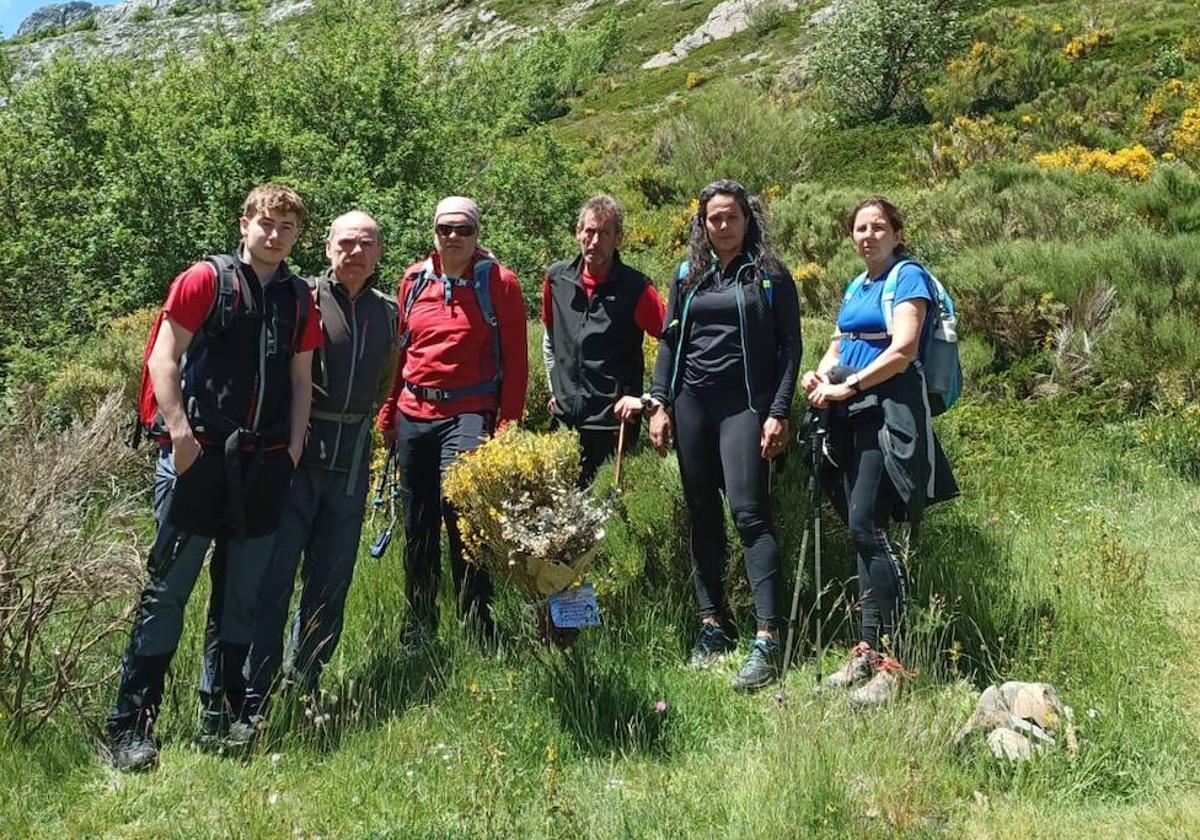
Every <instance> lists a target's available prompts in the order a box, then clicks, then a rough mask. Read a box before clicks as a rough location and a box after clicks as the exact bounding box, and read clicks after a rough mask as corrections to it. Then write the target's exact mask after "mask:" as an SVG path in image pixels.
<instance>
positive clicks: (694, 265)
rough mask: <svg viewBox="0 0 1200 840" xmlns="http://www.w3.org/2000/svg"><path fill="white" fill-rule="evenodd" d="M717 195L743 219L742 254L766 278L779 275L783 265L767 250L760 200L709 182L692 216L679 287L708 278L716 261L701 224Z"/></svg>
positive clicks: (731, 185) (733, 184) (733, 186)
mask: <svg viewBox="0 0 1200 840" xmlns="http://www.w3.org/2000/svg"><path fill="white" fill-rule="evenodd" d="M718 195H727V196H732V197H733V199H734V200H735V201H736V202H737V204H738V207H740V208H741V209H742V213H743V214H744V215H745V216H746V236H745V238H744V239H743V240H742V251H743V252H745V253H746V255H747V256H749V257H750V259H752V260H754V261H755V262H756V263H757V264H758V265H759V267H760V269H762V270H764V271H765V272H766V273H767V274H770V275H773V276H779V275H780V274H782V269H783V264H782V263H781V262H780V261H779V258H778V257H776V256H775V253H774V251H772V250H771V246H770V242H769V240H768V237H767V208H766V205H764V204H763V202H762V199H760V198H759V197H758V196H756V195H750V194H749V193H747V192H746V188H745V187H743V186H742V185H741V184H739V183H738V182H737V181H729V180H721V181H713V182H712V183H711V184H709V185H708V186H706V187H705V188H704V189H702V190H701V191H700V196H699V202H700V206H699V207H697V208H696V213H695V215H694V216H692V232H691V235H690V236H689V237H688V273H687V277H685V278H684V281H683V287H684V288H685V289H691V288H692V287H694V286H695V285H696V284H697V283H699V282H700V280H701V279H702V278H704V277H705V276H706V275H707V274H708V272H709V271H710V270H711V269H712V266H713V263H714V262H715V261H716V254H715V253H714V252H713V247H712V243H711V242H710V241H709V239H708V228H707V227H706V226H705V223H706V222H707V221H708V202H709V201H711V200H712V199H713V197H714V196H718Z"/></svg>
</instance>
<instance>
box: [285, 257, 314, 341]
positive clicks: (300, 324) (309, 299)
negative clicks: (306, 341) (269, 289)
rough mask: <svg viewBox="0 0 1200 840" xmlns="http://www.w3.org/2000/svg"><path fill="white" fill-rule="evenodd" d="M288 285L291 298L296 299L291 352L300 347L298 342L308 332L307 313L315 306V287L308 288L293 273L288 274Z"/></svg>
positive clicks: (308, 286) (305, 283)
mask: <svg viewBox="0 0 1200 840" xmlns="http://www.w3.org/2000/svg"><path fill="white" fill-rule="evenodd" d="M287 279H288V283H289V284H291V287H292V296H293V297H294V298H295V299H296V326H295V329H293V330H292V348H291V349H292V352H293V353H295V352H296V348H297V347H299V345H300V340H301V339H302V338H303V337H304V333H305V332H306V331H307V330H308V313H309V312H310V311H312V309H313V308H314V307H315V306H316V298H315V296H314V294H315V292H316V285H315V284H314V285H313V286H310V285H309V283H308V281H307V280H305V279H304V278H303V277H299V276H298V275H296V274H295V273H293V272H290V271H289V272H288V277H287Z"/></svg>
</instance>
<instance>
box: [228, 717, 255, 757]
mask: <svg viewBox="0 0 1200 840" xmlns="http://www.w3.org/2000/svg"><path fill="white" fill-rule="evenodd" d="M258 731H259V727H258V725H257V724H254V723H251V722H250V721H247V720H235V721H234V722H233V723H232V724H230V725H229V732H228V733H226V735H225V737H224V739H222V741H221V746H222V747H223V748H224V749H227V750H246V749H249V748H250V747H251V745H253V744H254V739H255V738H257V737H258Z"/></svg>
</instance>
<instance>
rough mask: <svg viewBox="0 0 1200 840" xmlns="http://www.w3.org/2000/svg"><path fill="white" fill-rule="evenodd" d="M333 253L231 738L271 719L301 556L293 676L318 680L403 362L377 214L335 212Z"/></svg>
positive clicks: (238, 739)
mask: <svg viewBox="0 0 1200 840" xmlns="http://www.w3.org/2000/svg"><path fill="white" fill-rule="evenodd" d="M325 254H326V256H327V257H328V258H329V264H330V268H329V270H327V271H326V272H325V274H323V275H321V276H319V277H317V278H315V279H311V280H309V281H308V282H309V287H310V288H311V289H312V293H313V297H314V298H315V299H316V303H317V308H318V309H319V310H320V313H321V323H322V329H323V331H324V334H325V344H324V345H323V347H322V349H321V351H320V352H319V353H317V354H314V357H313V405H312V425H311V427H310V431H309V435H308V442H307V445H306V446H305V448H304V454H303V456H302V457H301V459H300V465H299V468H298V469H297V470H296V473H295V475H294V476H293V477H292V485H291V490H290V492H289V495H288V503H287V506H286V507H285V508H284V512H283V520H282V522H281V523H280V526H279V532H278V535H277V536H276V539H275V545H274V548H273V549H272V557H271V563H270V566H269V567H268V568H267V572H266V575H265V576H264V578H263V583H262V588H261V589H260V590H259V600H258V607H257V612H256V618H255V628H254V637H253V640H252V642H251V646H250V653H249V656H248V658H247V661H246V669H245V676H246V680H247V688H246V702H245V705H244V707H243V709H242V713H241V716H240V719H239V720H238V721H235V722H233V723H232V725H230V726H229V729H228V734H227V735H225V738H224V743H225V744H226V745H227V746H240V745H242V744H244V743H248V742H249V741H250V740H251V739H252V738H253V736H254V733H255V727H256V725H258V724H259V723H260V722H261V721H262V719H263V715H264V713H265V705H266V702H267V699H268V697H269V695H270V692H271V690H272V688H273V684H274V683H275V681H276V679H277V677H278V674H279V670H280V668H281V666H282V664H283V662H282V659H283V648H284V645H283V633H284V626H285V624H286V623H287V615H288V604H289V602H290V600H291V597H292V590H293V587H294V582H295V577H296V569H297V566H299V567H300V578H301V584H302V588H301V592H300V603H299V606H298V608H297V610H296V614H295V618H294V620H293V622H292V629H291V633H290V636H291V640H290V653H291V661H290V663H289V669H288V672H289V673H288V677H289V678H290V679H294V680H296V681H297V682H298V683H299V684H300V686H301V687H302V688H303V689H304V690H308V691H314V690H315V689H316V687H317V682H318V679H319V677H320V673H321V670H322V669H323V667H324V666H325V664H326V663H327V662H328V661H329V659H330V657H331V656H332V654H333V651H334V648H335V647H336V646H337V643H338V638H339V637H340V635H341V632H342V615H343V611H344V610H345V605H346V594H347V592H348V591H349V589H350V580H351V577H352V576H353V574H354V564H355V559H356V557H357V555H358V543H359V537H360V535H361V533H362V523H363V514H364V511H365V506H366V496H367V487H368V483H369V477H368V474H369V472H370V470H369V467H370V448H371V425H372V423H373V421H374V417H375V412H376V410H377V409H378V407H379V405H380V403H381V402H382V401H383V400H384V399H385V398H386V397H387V395H388V393H389V391H390V389H391V385H392V379H393V378H394V376H395V371H396V359H397V330H398V326H399V310H398V308H397V306H396V301H395V298H393V297H392V296H391V295H390V294H387V293H386V292H384V291H381V290H380V289H379V288H378V287H377V285H376V282H377V276H376V268H377V267H378V265H379V260H380V257H381V256H382V244H381V242H380V235H379V226H378V224H377V223H376V222H375V220H374V219H372V218H371V217H370V216H368V215H367V214H365V213H361V212H357V211H353V212H350V213H346V214H345V215H343V216H339V217H338V218H337V219H335V220H334V221H333V223H332V224H331V225H330V226H329V237H328V239H327V240H326V242H325ZM301 553H303V554H304V562H303V564H301V563H300V555H301ZM222 728H223V723H222V721H220V720H219V719H218V720H211V721H209V720H206V732H205V735H208V736H209V737H212V738H213V739H214V740H216V739H220V738H221V737H222V735H224V733H223V732H222V731H221V730H222ZM202 737H203V736H202Z"/></svg>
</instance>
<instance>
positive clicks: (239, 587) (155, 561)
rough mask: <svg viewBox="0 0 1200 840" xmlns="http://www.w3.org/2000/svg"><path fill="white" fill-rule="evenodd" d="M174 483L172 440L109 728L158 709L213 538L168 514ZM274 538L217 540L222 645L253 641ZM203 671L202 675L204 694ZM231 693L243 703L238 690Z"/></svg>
mask: <svg viewBox="0 0 1200 840" xmlns="http://www.w3.org/2000/svg"><path fill="white" fill-rule="evenodd" d="M285 457H286V454H285ZM175 483H176V475H175V462H174V460H173V458H172V457H171V450H170V447H163V448H162V449H161V450H160V451H159V455H158V461H157V463H156V465H155V470H154V515H155V518H156V519H157V520H158V534H157V536H156V537H155V539H154V545H153V547H152V548H151V549H150V557H149V561H148V566H149V572H150V575H149V579H148V580H147V581H146V586H145V588H144V589H143V590H142V595H141V599H140V601H139V603H138V610H137V615H136V617H135V619H134V624H133V632H132V634H131V635H130V638H129V644H128V645H127V647H126V649H125V654H124V656H122V658H121V680H120V687H119V689H118V692H117V702H116V705H115V706H114V707H113V710H112V712H111V713H110V714H109V718H108V724H109V728H110V730H111V731H119V730H120V729H123V728H128V727H130V726H133V725H134V724H135V723H137V722H138V719H139V718H147V717H148V718H150V719H151V720H152V719H153V718H155V717H157V716H158V708H159V705H160V704H161V702H162V693H163V682H164V679H165V677H166V671H167V667H168V666H169V665H170V662H171V658H172V656H174V654H175V649H176V648H177V647H178V646H179V639H180V637H181V636H182V635H183V614H184V608H185V607H186V606H187V602H188V599H189V598H190V597H191V594H192V589H193V588H194V587H195V585H196V579H197V578H198V577H199V575H200V569H201V567H202V566H203V565H204V555H205V553H206V552H207V551H208V546H209V543H211V542H212V538H211V537H206V536H201V535H199V534H189V533H187V532H184V531H181V530H179V529H178V528H176V527H175V526H174V525H172V524H171V523H170V522H169V521H168V513H169V511H170V508H171V503H172V497H173V495H174V490H175ZM273 540H274V534H271V535H268V536H265V537H254V538H249V539H222V540H220V546H219V550H218V551H217V552H216V554H215V555H214V558H213V563H212V564H211V565H210V573H211V575H212V578H213V597H212V598H211V599H210V601H209V625H210V626H211V627H212V628H214V629H213V635H214V637H215V639H216V644H217V645H219V646H220V647H222V648H225V649H230V650H233V651H236V650H237V649H238V648H240V649H241V650H242V651H243V652H244V650H245V646H246V645H248V644H249V643H250V638H251V635H252V633H253V629H254V608H255V604H256V601H257V599H258V587H259V583H260V581H261V580H262V576H263V572H264V570H265V569H266V567H267V561H268V560H269V558H270V554H271V543H272V541H273ZM234 655H236V653H235V654H234ZM243 655H244V653H243ZM206 677H207V675H205V674H202V675H201V694H202V695H203V694H204V693H205V689H206V681H207V680H206ZM232 700H233V702H237V703H238V704H239V705H240V698H235V699H232Z"/></svg>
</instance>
